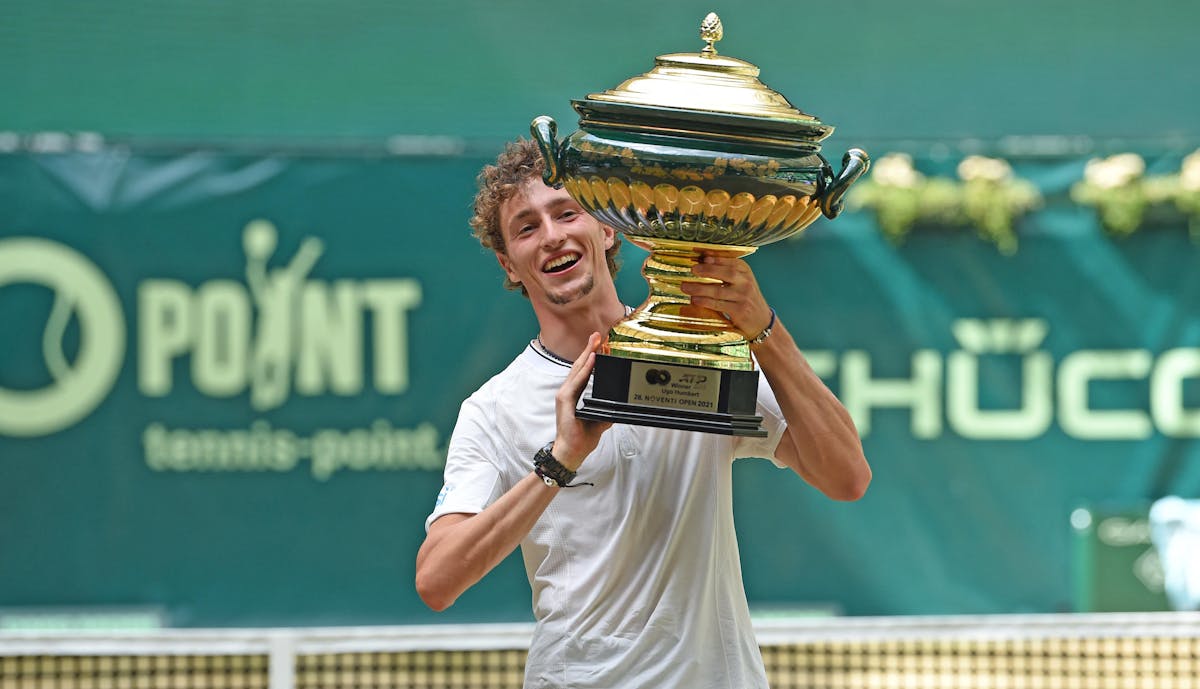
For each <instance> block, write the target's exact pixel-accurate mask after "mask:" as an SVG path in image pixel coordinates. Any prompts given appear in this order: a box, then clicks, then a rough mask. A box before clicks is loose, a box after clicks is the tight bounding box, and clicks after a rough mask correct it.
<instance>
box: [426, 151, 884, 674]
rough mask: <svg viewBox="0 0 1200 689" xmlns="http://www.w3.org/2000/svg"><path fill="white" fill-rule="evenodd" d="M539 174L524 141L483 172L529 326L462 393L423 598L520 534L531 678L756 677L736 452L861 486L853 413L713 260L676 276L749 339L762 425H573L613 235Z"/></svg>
mask: <svg viewBox="0 0 1200 689" xmlns="http://www.w3.org/2000/svg"><path fill="white" fill-rule="evenodd" d="M541 171H542V159H541V156H540V154H539V153H538V151H537V148H536V146H535V145H534V144H533V143H532V142H527V141H525V142H517V143H514V144H510V145H509V146H508V148H507V149H506V150H505V152H504V153H503V154H502V155H501V156H500V157H499V159H498V160H497V163H496V165H490V166H487V167H485V168H484V170H483V172H482V173H481V174H480V191H479V194H478V195H477V196H476V199H475V216H474V217H473V218H472V221H471V224H472V227H473V228H474V229H475V233H476V236H477V237H479V239H480V242H481V243H482V244H483V245H484V246H486V247H488V248H490V249H492V250H494V251H495V253H496V259H497V260H498V261H499V263H500V266H501V268H503V270H504V274H505V276H506V285H507V286H509V287H512V288H517V287H519V288H520V289H521V291H522V292H524V293H525V294H526V296H528V298H529V301H530V304H531V305H532V306H533V310H534V313H535V314H536V316H537V320H538V325H539V326H540V332H539V333H538V335H537V337H536V338H534V340H533V341H531V342H530V345H529V347H527V348H526V349H525V350H524V351H523V352H522V353H521V354H520V355H519V356H518V357H517V358H516V360H515V361H513V363H512V364H511V365H510V366H509V367H508V368H507V369H505V370H504V371H503V372H501V373H500V374H498V375H497V376H496V377H494V378H492V379H491V380H490V381H488V382H487V383H486V384H485V385H484V386H483V387H481V388H480V389H479V390H478V391H477V392H476V393H475V394H473V395H472V396H471V397H470V398H469V399H468V400H467V401H466V402H464V403H463V406H462V409H461V411H460V414H459V418H458V422H457V424H456V426H455V429H454V433H453V435H452V437H451V440H450V445H449V449H448V456H447V460H446V482H445V486H444V487H443V489H442V493H441V494H440V495H439V497H438V503H437V506H436V507H435V508H434V511H433V513H432V514H431V515H430V517H429V520H428V521H427V522H426V528H427V537H426V539H425V542H424V544H423V545H422V546H421V549H420V552H419V553H418V554H417V577H416V579H417V590H418V593H419V594H420V595H421V598H422V600H424V601H425V602H426V604H428V605H429V606H430V607H432V608H434V609H435V610H442V609H444V608H446V607H448V606H450V605H451V604H452V603H453V602H454V600H455V599H456V598H457V597H458V596H459V595H460V594H461V593H462V592H463V591H465V590H466V589H467V588H469V587H470V586H472V585H473V584H474V583H475V582H477V581H479V580H480V579H481V578H482V577H483V576H484V575H485V574H487V572H488V571H490V570H491V569H492V568H493V567H495V566H496V565H497V564H498V563H499V562H500V561H501V560H503V559H504V558H505V557H506V556H507V555H508V554H509V553H511V552H512V551H513V550H514V549H515V548H516V547H517V546H518V545H520V546H521V552H522V555H523V557H524V561H525V567H526V570H527V572H528V575H529V581H530V585H531V587H532V589H533V607H534V616H535V618H536V619H537V625H536V629H535V632H534V638H533V643H532V646H531V648H530V651H529V658H528V661H527V664H526V676H525V686H526V687H527V688H530V689H534V688H536V689H542V688H549V687H595V688H603V689H619V688H621V687H654V688H655V689H673V688H678V689H685V688H686V689H701V688H705V687H711V688H713V689H716V688H718V687H719V688H722V689H730V688H733V687H737V688H738V689H741V688H744V687H763V688H765V687H766V686H767V683H766V676H765V671H764V668H763V663H762V657H761V654H760V653H759V650H758V646H757V643H756V642H755V639H754V634H753V629H752V628H751V624H750V617H749V611H748V606H747V603H746V596H745V592H744V590H743V588H742V577H741V567H740V564H739V561H738V550H737V540H736V537H735V534H734V529H733V510H732V488H731V475H732V466H731V465H732V460H733V459H734V458H735V457H767V458H772V459H774V461H775V462H776V463H777V464H779V465H780V466H785V467H788V468H790V469H792V470H793V471H795V472H796V473H797V474H799V475H800V476H801V477H802V478H803V479H804V480H806V481H807V482H809V483H810V484H812V485H813V486H815V487H817V488H818V489H819V490H821V491H822V492H824V493H825V494H826V495H828V496H829V497H831V498H834V499H838V500H856V499H858V498H859V497H861V496H862V494H863V493H864V491H865V490H866V487H867V484H868V483H869V481H870V477H871V472H870V469H869V467H868V466H867V462H866V459H865V458H864V457H863V454H862V446H861V444H860V442H859V439H858V434H857V432H856V430H855V428H854V424H853V422H852V421H851V419H850V416H849V414H847V413H846V411H845V409H844V408H843V407H842V406H841V404H839V403H838V401H837V399H836V398H835V397H834V396H833V394H832V393H831V392H830V391H829V390H828V389H827V388H826V387H825V386H824V384H823V383H822V382H821V380H820V379H819V378H817V376H816V375H815V374H814V373H813V371H812V369H811V368H809V367H808V365H807V363H806V362H805V361H804V358H803V357H802V356H801V354H800V351H799V349H797V347H796V345H795V343H794V342H793V341H792V338H791V336H790V335H789V334H788V332H787V329H786V328H785V327H784V325H783V324H782V323H780V322H778V321H776V320H775V316H774V312H773V311H772V310H771V309H770V307H768V306H767V303H766V301H765V299H764V298H763V296H762V294H761V293H760V291H759V288H758V284H757V282H756V281H755V279H754V275H753V273H751V271H750V268H749V266H747V264H746V263H745V262H744V261H742V260H739V259H731V258H724V257H716V256H706V257H705V258H704V260H703V262H702V263H700V264H698V265H697V266H696V267H695V269H694V270H693V272H694V273H695V274H697V275H702V276H706V277H712V278H717V279H719V280H721V284H698V283H697V284H688V285H686V286H685V289H686V290H687V292H688V294H689V295H690V296H691V298H692V302H693V303H694V304H696V305H699V306H706V307H710V308H714V309H718V310H720V311H723V312H725V313H726V314H728V315H729V317H730V319H731V320H732V322H733V324H734V325H735V326H736V327H737V328H738V329H739V330H740V331H741V332H743V333H745V334H746V335H747V336H748V337H749V338H751V339H758V340H759V341H758V343H757V344H754V345H753V346H752V349H753V351H754V355H755V358H756V359H757V361H758V364H759V366H760V368H761V371H762V373H763V375H764V377H765V381H766V383H767V384H760V386H759V387H760V390H759V404H758V413H759V414H760V415H761V416H762V417H763V425H764V426H765V427H766V429H767V430H768V437H767V438H764V439H755V438H734V437H731V436H723V435H712V434H704V433H695V432H684V431H673V430H665V429H659V428H650V427H638V426H626V425H615V426H614V425H612V424H609V423H602V422H593V421H583V420H580V419H576V418H575V407H576V405H577V402H578V400H579V398H580V395H581V394H582V393H583V391H584V389H585V387H586V386H587V383H588V379H589V375H590V372H591V369H592V365H593V362H594V360H595V352H596V351H597V349H598V348H599V346H600V344H601V333H605V332H607V331H608V329H609V328H610V327H611V326H612V325H613V323H615V322H616V321H618V320H619V319H621V318H622V317H623V316H625V314H626V313H627V309H626V307H625V306H624V305H623V304H622V303H621V301H620V300H619V299H618V297H617V293H616V288H615V286H614V284H613V274H614V273H615V270H616V263H615V260H614V254H615V252H616V249H617V248H618V244H619V239H618V237H617V235H616V232H615V231H614V230H613V228H611V227H608V226H605V225H603V224H601V223H599V222H598V221H597V220H595V219H594V218H592V217H591V216H590V215H588V214H586V213H585V212H584V211H583V210H582V208H581V207H580V206H579V204H577V203H576V202H575V201H574V200H573V199H572V198H571V197H570V196H569V195H568V194H567V193H566V192H565V191H563V190H561V189H553V188H550V187H547V186H546V185H545V184H543V183H542V180H541ZM772 326H773V327H772ZM768 329H769V330H768ZM765 330H767V331H768V332H767V334H768V335H769V336H768V337H766V338H765V339H763V338H761V337H759V336H760V334H761V333H763V332H764V331H765ZM768 384H769V385H768ZM535 455H536V456H537V461H538V462H539V465H538V466H537V468H536V470H535V465H534V461H535ZM572 472H578V476H577V478H576V477H575V476H574V474H573V473H572ZM571 480H574V482H575V483H573V484H571V485H570V487H566V488H564V487H560V486H563V485H564V484H567V483H569V482H570V481H571Z"/></svg>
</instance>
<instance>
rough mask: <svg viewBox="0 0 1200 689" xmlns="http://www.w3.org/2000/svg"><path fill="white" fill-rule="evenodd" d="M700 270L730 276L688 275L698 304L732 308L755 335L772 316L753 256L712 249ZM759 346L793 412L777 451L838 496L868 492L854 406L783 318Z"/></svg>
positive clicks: (766, 371) (687, 287) (786, 409)
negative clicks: (820, 372)
mask: <svg viewBox="0 0 1200 689" xmlns="http://www.w3.org/2000/svg"><path fill="white" fill-rule="evenodd" d="M692 272H693V273H694V274H696V275H699V276H703V277H711V278H716V279H718V280H721V281H722V284H700V283H685V284H684V291H686V292H687V293H688V294H689V295H691V297H692V302H693V303H694V304H696V305H697V306H707V307H709V308H713V309H716V310H718V311H722V312H724V313H726V314H728V315H729V317H730V320H732V321H733V324H734V326H735V327H736V328H737V329H738V330H740V331H741V332H742V333H743V334H745V335H746V336H747V337H748V338H754V337H755V336H756V335H758V334H759V333H761V332H762V331H763V329H764V328H766V327H767V325H768V324H769V323H770V322H771V309H770V307H768V306H767V302H766V300H765V299H764V298H763V296H762V293H761V292H760V291H759V288H758V282H757V281H756V280H755V278H754V273H753V272H752V271H751V270H750V266H749V265H747V264H746V262H745V261H743V260H741V259H736V258H728V257H720V256H705V257H704V259H703V261H702V262H701V263H699V264H697V265H696V267H695V268H694V269H693V271H692ZM751 347H752V349H753V351H754V355H755V357H756V358H757V359H758V364H759V366H760V367H761V369H762V373H763V375H765V376H766V377H767V382H768V383H770V385H771V390H772V391H773V392H774V393H775V398H776V399H777V400H778V401H779V407H780V409H781V410H782V411H783V416H784V418H785V419H786V420H787V431H786V432H785V433H784V437H783V438H782V439H781V440H780V442H779V448H778V449H777V450H776V452H775V458H776V459H777V460H779V461H780V462H782V463H784V464H786V465H787V466H788V467H790V468H791V469H792V470H793V471H795V472H796V473H797V474H799V475H800V476H801V478H803V479H804V480H805V481H807V482H808V483H810V484H812V485H813V486H814V487H816V488H817V489H818V490H820V491H821V492H822V493H824V494H825V495H827V496H829V497H830V498H833V499H835V500H857V499H859V498H861V497H862V496H863V494H864V493H865V492H866V490H867V484H869V483H870V482H871V468H870V466H868V464H867V460H866V457H864V456H863V450H862V443H861V441H860V440H859V437H858V431H857V429H855V427H854V421H853V420H851V418H850V414H849V412H847V411H846V409H845V407H843V406H842V404H841V402H839V401H838V399H837V397H835V396H834V394H833V393H832V392H831V391H830V390H829V388H828V387H826V386H825V383H824V382H822V381H821V379H820V378H819V377H818V376H817V374H816V373H814V372H813V370H812V367H810V366H809V365H808V362H807V361H805V359H804V356H803V355H802V354H801V353H800V349H799V348H798V347H797V346H796V343H795V341H794V340H792V336H791V334H790V333H789V332H788V331H787V328H786V327H784V325H783V324H782V323H781V322H779V321H778V320H776V322H775V324H774V326H773V328H772V330H771V334H770V336H769V337H767V339H765V340H763V341H762V343H760V344H757V345H751Z"/></svg>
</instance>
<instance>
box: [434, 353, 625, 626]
mask: <svg viewBox="0 0 1200 689" xmlns="http://www.w3.org/2000/svg"><path fill="white" fill-rule="evenodd" d="M599 346H600V334H599V333H593V334H592V336H591V339H589V340H588V346H587V347H586V348H584V350H583V353H582V354H580V356H579V358H578V359H576V360H575V364H574V365H573V366H572V367H571V371H570V373H568V374H567V379H566V381H565V382H564V383H563V385H562V387H561V388H559V391H558V393H557V394H556V395H555V399H554V405H555V413H556V416H557V419H556V423H557V433H556V435H555V439H554V449H553V454H554V457H555V459H557V460H558V461H559V463H560V464H562V465H564V466H566V467H567V468H568V469H571V470H572V471H574V470H576V469H578V468H579V466H580V465H581V464H582V463H583V460H584V458H586V457H587V456H588V455H589V454H591V452H592V450H594V449H596V445H597V444H598V443H599V442H600V436H601V435H603V433H604V431H606V430H608V428H609V427H610V426H611V425H612V424H609V423H602V422H594V421H582V420H580V419H576V418H575V406H576V404H577V403H578V401H579V396H580V395H581V394H583V389H584V388H585V387H586V386H587V381H588V376H590V375H591V372H592V366H593V365H594V364H595V360H596V354H595V352H596V349H597V348H598V347H599ZM529 459H530V473H529V475H528V476H526V477H525V478H523V479H521V480H520V481H519V482H517V485H515V486H513V487H512V489H511V490H509V491H508V492H507V493H505V494H504V495H502V496H501V497H500V499H499V500H497V501H496V502H494V503H492V504H491V505H488V506H487V507H486V508H484V510H483V511H482V512H479V513H478V514H447V515H444V516H442V517H441V518H439V519H437V520H436V521H435V522H433V524H431V525H430V527H429V533H428V534H427V535H426V536H425V542H424V543H422V544H421V549H420V550H419V551H418V552H417V582H416V583H417V594H418V595H420V596H421V600H422V601H424V602H425V604H426V605H428V606H429V607H431V608H433V609H434V610H439V611H440V610H445V609H446V608H448V607H450V606H451V605H452V604H453V603H454V601H455V600H457V599H458V597H459V596H460V595H462V593H463V592H464V591H466V590H467V589H468V588H470V587H471V586H473V585H474V584H475V583H476V582H478V581H479V580H480V579H482V578H483V576H484V575H485V574H487V573H488V572H490V571H491V570H492V568H493V567H495V566H496V565H498V564H500V561H501V560H503V559H504V558H505V557H507V556H508V555H509V553H511V552H512V551H513V550H515V549H516V548H517V546H518V545H520V543H521V541H522V540H523V539H524V538H525V536H526V535H528V534H529V531H530V530H531V529H533V525H534V524H535V523H536V522H537V520H538V517H540V516H541V515H542V513H543V512H545V510H546V507H547V506H549V504H550V501H551V500H553V499H554V496H555V495H557V494H558V492H559V491H560V490H562V489H561V488H559V487H557V486H548V485H546V484H545V483H544V482H543V481H542V479H541V478H540V477H538V476H537V475H536V474H534V473H533V471H532V468H533V463H532V462H533V458H532V457H530V458H529Z"/></svg>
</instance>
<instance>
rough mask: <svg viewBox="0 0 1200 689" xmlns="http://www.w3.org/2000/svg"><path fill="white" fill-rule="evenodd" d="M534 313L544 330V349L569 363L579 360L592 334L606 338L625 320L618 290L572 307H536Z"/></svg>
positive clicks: (542, 333)
mask: <svg viewBox="0 0 1200 689" xmlns="http://www.w3.org/2000/svg"><path fill="white" fill-rule="evenodd" d="M533 310H534V313H535V314H536V315H537V319H538V325H539V326H540V328H541V332H540V333H539V337H540V338H541V340H542V345H543V346H544V347H546V349H549V350H550V351H551V352H554V353H555V354H557V355H558V356H561V357H563V358H565V359H570V360H574V359H576V358H578V357H579V353H580V352H582V351H583V348H584V347H586V346H587V342H588V338H589V337H590V336H591V334H592V333H600V335H601V336H605V337H607V336H608V330H609V328H611V327H612V326H613V324H614V323H616V322H617V321H619V320H621V319H622V318H624V317H625V305H624V304H622V303H621V300H620V299H619V298H618V297H617V293H616V291H615V290H613V291H612V292H611V294H609V295H604V296H603V297H598V298H596V299H584V300H580V301H578V302H575V303H572V304H534V306H533Z"/></svg>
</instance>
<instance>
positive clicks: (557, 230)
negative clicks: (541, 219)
mask: <svg viewBox="0 0 1200 689" xmlns="http://www.w3.org/2000/svg"><path fill="white" fill-rule="evenodd" d="M543 226H544V227H545V228H546V230H545V232H543V233H542V243H543V244H545V245H546V246H548V247H556V246H559V245H561V244H562V243H563V242H565V241H566V240H567V228H566V227H564V226H563V225H562V224H561V223H559V222H558V221H557V220H556V219H554V218H546V221H545V223H544V225H543Z"/></svg>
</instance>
